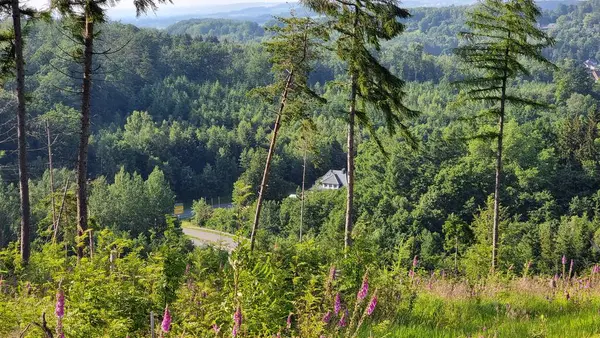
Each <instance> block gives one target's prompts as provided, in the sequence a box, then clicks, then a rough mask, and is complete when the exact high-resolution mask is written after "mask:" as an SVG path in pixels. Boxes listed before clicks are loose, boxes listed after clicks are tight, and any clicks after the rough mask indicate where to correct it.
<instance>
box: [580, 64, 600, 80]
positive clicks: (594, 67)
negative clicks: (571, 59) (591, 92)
mask: <svg viewBox="0 0 600 338" xmlns="http://www.w3.org/2000/svg"><path fill="white" fill-rule="evenodd" d="M583 65H584V66H585V68H587V69H588V70H589V71H590V73H591V74H592V76H593V77H594V80H596V82H597V81H600V65H598V62H597V61H596V60H586V61H585V62H584V63H583Z"/></svg>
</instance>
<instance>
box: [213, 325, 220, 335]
mask: <svg viewBox="0 0 600 338" xmlns="http://www.w3.org/2000/svg"><path fill="white" fill-rule="evenodd" d="M212 329H213V331H214V332H215V334H219V332H220V331H221V327H219V325H217V323H214V324H213V326H212Z"/></svg>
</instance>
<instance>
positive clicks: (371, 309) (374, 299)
mask: <svg viewBox="0 0 600 338" xmlns="http://www.w3.org/2000/svg"><path fill="white" fill-rule="evenodd" d="M375 307H377V294H374V295H373V297H372V298H371V301H370V302H369V306H368V307H367V316H370V315H372V314H373V312H374V311H375Z"/></svg>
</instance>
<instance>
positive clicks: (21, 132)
mask: <svg viewBox="0 0 600 338" xmlns="http://www.w3.org/2000/svg"><path fill="white" fill-rule="evenodd" d="M11 5H12V18H13V30H14V33H15V63H16V71H17V101H18V107H17V144H18V153H19V191H20V199H21V259H22V260H23V262H24V263H25V264H27V263H28V262H29V256H30V253H31V248H30V243H29V242H30V230H31V229H30V228H31V218H30V214H31V210H30V209H31V207H30V205H29V175H28V173H27V140H26V121H25V119H26V113H25V62H24V61H23V32H22V30H21V9H20V8H19V0H12V2H11Z"/></svg>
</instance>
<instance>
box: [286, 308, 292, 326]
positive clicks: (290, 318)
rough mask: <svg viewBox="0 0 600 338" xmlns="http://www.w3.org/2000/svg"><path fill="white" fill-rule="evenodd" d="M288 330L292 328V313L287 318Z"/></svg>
mask: <svg viewBox="0 0 600 338" xmlns="http://www.w3.org/2000/svg"><path fill="white" fill-rule="evenodd" d="M285 327H286V328H287V329H288V330H289V329H291V328H292V313H291V312H290V314H289V315H288V317H287V322H286V326H285Z"/></svg>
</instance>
